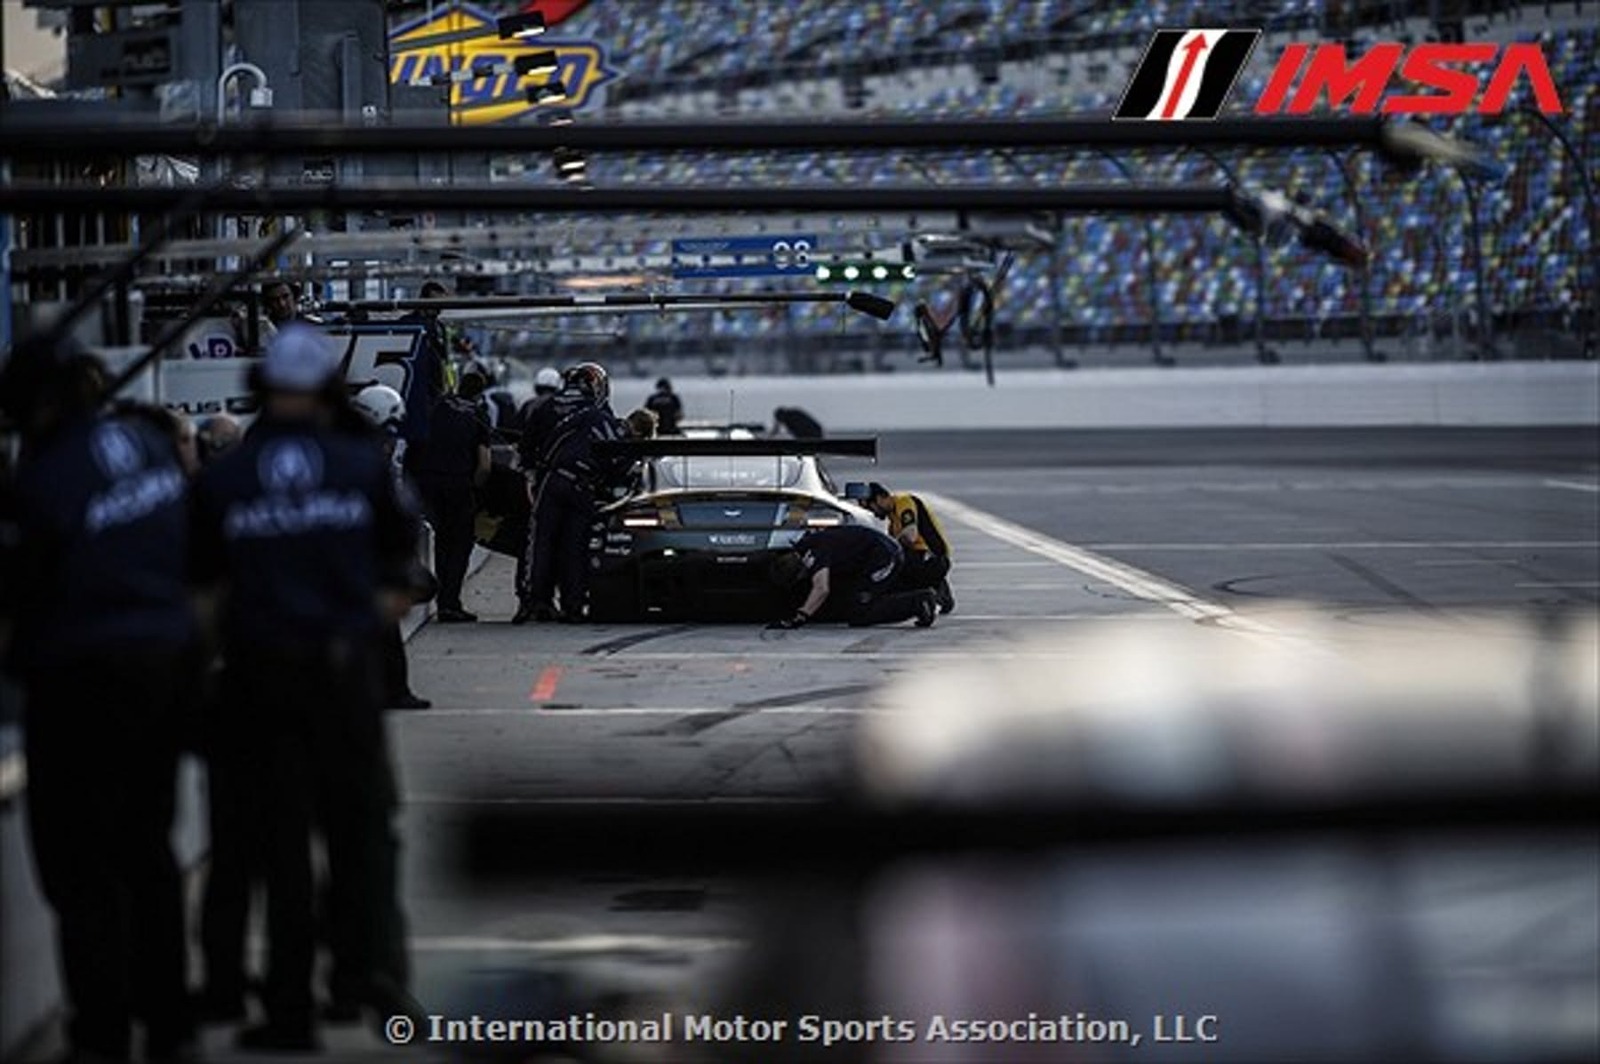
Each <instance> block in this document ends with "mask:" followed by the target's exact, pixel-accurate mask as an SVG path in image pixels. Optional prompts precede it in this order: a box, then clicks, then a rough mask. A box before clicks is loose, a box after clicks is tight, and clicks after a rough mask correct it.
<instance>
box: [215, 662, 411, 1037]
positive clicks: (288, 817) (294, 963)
mask: <svg viewBox="0 0 1600 1064" xmlns="http://www.w3.org/2000/svg"><path fill="white" fill-rule="evenodd" d="M378 673H379V668H378V661H377V653H376V649H375V648H374V647H373V646H371V645H367V644H358V643H349V642H335V643H332V644H331V645H330V646H328V647H326V648H323V649H320V650H317V651H307V652H304V653H299V652H296V653H272V652H265V651H262V650H260V649H257V648H234V647H229V648H228V673H227V676H226V678H225V681H224V689H223V705H222V706H221V707H220V710H219V713H220V714H222V715H236V719H235V720H234V721H233V722H232V723H231V725H230V726H234V727H237V728H238V729H239V734H240V735H241V736H243V738H244V740H245V742H246V745H247V746H248V748H249V750H250V751H251V756H250V759H249V761H248V763H247V764H245V765H243V766H241V768H242V770H243V772H244V774H245V776H246V781H245V782H246V786H247V787H248V788H249V793H250V795H251V798H250V800H249V801H248V802H247V809H248V815H249V817H250V818H251V819H252V820H253V821H254V823H253V824H251V825H250V826H249V828H248V829H247V830H248V831H249V832H250V833H253V834H254V835H255V836H256V837H258V838H259V839H260V840H262V842H263V844H264V851H265V855H266V880H267V927H268V949H267V954H268V971H267V982H266V1006H267V1013H268V1017H269V1019H270V1020H271V1021H272V1022H273V1023H275V1024H280V1025H283V1026H288V1027H298V1026H309V1025H310V1023H311V1016H312V993H311V979H312V971H313V967H314V962H315V951H316V923H315V919H314V908H315V903H314V897H315V892H314V889H313V884H312V865H311V841H312V831H313V828H316V829H319V830H320V833H321V835H322V838H323V841H324V843H325V846H326V849H327V856H328V878H329V882H328V894H327V897H328V904H329V911H330V916H331V920H330V922H329V928H328V936H329V945H330V947H331V949H332V952H333V953H334V955H335V956H336V957H338V958H340V967H341V970H342V972H343V973H344V974H343V979H344V981H345V982H346V983H347V984H353V985H358V986H359V985H361V984H363V983H366V982H368V981H370V980H371V979H372V977H373V976H375V975H376V974H377V973H378V971H379V968H380V966H381V964H382V961H381V956H382V954H383V952H384V949H385V948H386V944H385V935H386V933H387V931H386V928H387V927H388V925H389V923H390V921H391V920H392V919H393V918H394V914H393V913H392V912H391V911H390V909H391V904H393V907H394V908H397V907H398V905H397V903H391V902H390V901H389V900H387V899H389V898H391V897H392V891H390V890H388V889H387V888H386V883H385V868H386V866H387V865H389V864H390V863H392V862H393V860H394V858H393V850H394V848H395V847H396V846H397V843H396V842H395V840H394V837H393V834H392V832H393V823H392V817H393V812H394V804H395V802H394V798H395V795H394V785H393V777H392V774H391V773H390V771H389V768H388V763H387V757H388V747H387V741H386V738H385V734H384V724H383V716H382V711H381V710H380V709H379V706H378V702H379V698H378V691H379V688H378V684H379V675H378Z"/></svg>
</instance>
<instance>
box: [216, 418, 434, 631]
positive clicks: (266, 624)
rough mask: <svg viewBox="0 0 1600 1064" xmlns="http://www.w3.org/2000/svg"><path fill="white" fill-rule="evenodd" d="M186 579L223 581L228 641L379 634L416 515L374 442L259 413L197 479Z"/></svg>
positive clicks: (407, 557)
mask: <svg viewBox="0 0 1600 1064" xmlns="http://www.w3.org/2000/svg"><path fill="white" fill-rule="evenodd" d="M193 494H194V503H193V511H192V520H193V533H192V536H193V565H192V578H193V579H194V581H195V583H197V584H199V585H201V586H208V585H214V584H218V583H225V584H226V587H227V596H226V600H225V604H224V611H223V618H222V630H223V638H224V639H225V640H226V641H228V642H229V643H234V644H236V645H240V646H246V647H253V648H257V649H262V650H303V649H312V648H315V647H317V646H320V645H323V644H325V643H326V641H327V640H329V639H334V638H365V637H371V636H374V635H376V634H377V632H378V627H379V624H380V617H379V615H378V610H377V599H376V596H377V594H378V592H379V590H380V588H385V587H390V588H404V587H405V586H406V572H407V567H408V565H409V563H410V561H411V559H412V558H413V557H414V555H415V551H416V542H417V539H416V534H417V527H418V526H417V517H416V513H415V511H414V509H413V508H411V507H410V506H409V505H408V504H407V503H405V502H403V501H402V498H401V496H400V494H399V493H398V492H397V491H396V489H395V485H394V480H393V477H392V476H391V474H390V470H389V463H388V459H387V458H386V457H385V456H384V453H383V449H382V447H381V446H380V445H379V443H378V441H377V440H376V439H375V438H372V437H370V436H367V435H362V434H357V433H353V432H348V431H343V430H339V429H335V428H328V427H323V426H319V425H313V424H309V423H291V422H274V421H271V420H268V419H267V418H265V417H263V418H262V419H261V420H259V421H257V422H256V424H255V425H253V426H252V427H251V430H250V431H249V432H248V433H246V434H245V437H244V439H243V440H242V441H241V442H240V443H239V445H238V446H237V447H235V448H234V449H233V450H231V451H229V452H228V453H227V454H226V455H224V456H223V457H222V458H220V459H219V460H218V461H217V462H216V463H215V464H214V465H212V466H210V467H209V468H207V469H205V470H203V471H202V472H201V474H200V476H199V478H198V479H197V481H196V483H195V488H194V493H193Z"/></svg>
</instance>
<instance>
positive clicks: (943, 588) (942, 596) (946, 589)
mask: <svg viewBox="0 0 1600 1064" xmlns="http://www.w3.org/2000/svg"><path fill="white" fill-rule="evenodd" d="M936 594H937V595H938V597H939V612H940V613H949V612H950V611H951V610H953V609H955V608H956V597H955V596H954V595H952V594H951V593H950V581H948V580H941V581H939V587H938V590H937V592H936Z"/></svg>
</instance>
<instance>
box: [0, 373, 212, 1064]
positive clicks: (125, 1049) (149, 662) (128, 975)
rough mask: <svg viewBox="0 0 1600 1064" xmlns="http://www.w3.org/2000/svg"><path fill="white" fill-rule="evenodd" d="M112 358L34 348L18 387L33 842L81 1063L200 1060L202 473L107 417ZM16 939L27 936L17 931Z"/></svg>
mask: <svg viewBox="0 0 1600 1064" xmlns="http://www.w3.org/2000/svg"><path fill="white" fill-rule="evenodd" d="M105 379H106V378H105V371H104V367H103V366H102V365H101V364H100V363H99V361H98V360H97V359H95V358H94V357H93V356H90V355H87V354H76V353H72V352H70V351H67V350H52V349H50V348H48V347H45V346H44V345H43V344H40V345H38V346H30V345H29V344H27V343H26V342H25V343H24V344H22V345H19V347H18V349H17V350H16V351H14V352H13V353H12V355H11V358H10V360H9V362H8V364H7V365H6V366H5V372H4V375H3V377H0V397H3V402H4V407H5V412H6V413H7V414H8V415H10V416H11V417H12V418H14V419H15V420H16V421H17V422H18V423H19V424H20V425H21V426H22V428H23V431H24V434H25V440H24V447H25V450H24V453H23V458H22V463H21V465H20V467H19V469H18V472H17V479H16V482H15V484H14V485H13V489H14V490H13V498H12V499H11V500H10V506H11V508H13V510H14V517H15V521H16V527H17V543H16V546H15V554H14V556H13V557H11V558H9V559H8V560H7V565H6V569H7V570H8V572H7V573H4V574H0V576H4V577H5V578H4V579H3V580H0V591H3V593H4V598H5V599H7V600H8V601H6V602H5V606H6V607H7V610H6V612H8V613H12V614H13V615H14V616H15V617H16V621H17V627H16V631H15V632H14V634H13V642H12V645H11V646H10V648H9V649H10V653H9V659H10V664H11V666H12V667H13V671H14V672H16V674H17V675H18V676H19V678H20V680H21V681H22V685H23V688H24V690H25V692H26V698H27V701H26V710H25V719H24V722H25V725H26V739H25V741H26V752H27V758H28V828H29V834H30V838H31V841H32V844H33V856H34V862H35V865H36V868H37V870H38V875H39V883H40V886H41V887H42V888H43V890H44V895H45V898H46V899H47V900H48V901H49V903H50V906H51V908H52V909H53V910H54V911H55V916H56V936H57V943H58V945H59V949H60V961H61V976H62V982H63V989H64V990H65V997H66V1005H67V1034H68V1039H69V1041H70V1043H71V1045H70V1047H69V1054H70V1056H69V1059H73V1060H78V1059H83V1060H90V1059H93V1060H127V1059H129V1053H130V1046H131V1042H132V1027H133V1024H134V1022H135V1020H136V1019H138V1020H142V1021H143V1023H144V1027H145V1054H146V1058H147V1059H149V1060H152V1061H155V1060H164V1059H175V1058H177V1057H179V1056H180V1055H182V1054H184V1053H185V1052H186V1051H187V1048H186V1043H187V1041H188V1039H189V1037H190V1034H191V1030H190V1024H189V1017H188V1003H187V993H188V992H187V988H186V986H185V982H186V980H185V973H184V967H185V964H184V962H185V946H184V931H183V900H182V891H181V881H180V878H179V874H178V867H177V863H176V861H175V860H174V857H173V853H172V845H171V841H170V834H171V831H172V822H173V810H174V802H175V790H176V778H177V758H178V745H179V709H180V706H181V704H182V701H181V695H182V694H183V692H184V690H185V688H186V687H187V686H188V685H189V683H190V682H191V680H190V676H191V673H190V668H191V663H192V660H193V657H192V648H193V641H194V638H195V636H196V627H195V624H194V618H193V614H192V612H191V609H190V604H189V595H188V589H187V585H186V581H185V572H184V570H185V561H186V558H185V555H186V549H187V522H186V519H185V505H184V490H185V483H184V472H183V469H182V467H181V465H180V462H179V457H178V452H177V448H176V447H175V446H174V443H173V440H172V438H171V436H170V435H169V434H167V433H164V432H163V431H161V430H160V429H159V428H157V427H156V425H155V424H153V423H152V422H150V421H148V420H146V419H144V418H142V417H137V416H128V415H117V414H106V413H104V412H103V411H102V409H101V404H102V400H103V395H104V384H105ZM8 930H9V929H8Z"/></svg>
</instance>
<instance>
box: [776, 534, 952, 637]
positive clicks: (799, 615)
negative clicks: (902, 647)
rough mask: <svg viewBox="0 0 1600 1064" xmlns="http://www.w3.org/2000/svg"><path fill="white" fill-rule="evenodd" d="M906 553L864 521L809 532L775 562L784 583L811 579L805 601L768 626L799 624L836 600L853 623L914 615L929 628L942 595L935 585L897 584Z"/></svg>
mask: <svg viewBox="0 0 1600 1064" xmlns="http://www.w3.org/2000/svg"><path fill="white" fill-rule="evenodd" d="M903 557H904V552H903V551H902V550H901V549H900V545H899V544H898V543H896V542H895V541H894V540H892V539H890V538H889V537H888V536H886V535H884V534H883V533H882V532H879V531H878V530H877V529H873V528H866V527H863V526H861V525H841V526H839V527H838V528H822V529H818V530H817V531H815V532H808V533H806V534H805V535H803V536H801V537H800V538H799V539H798V540H796V541H795V543H794V546H793V548H791V549H790V550H788V551H785V552H784V553H782V554H780V555H778V556H777V557H776V558H774V559H773V562H772V574H773V579H774V581H775V582H776V583H777V584H778V585H779V586H780V587H783V588H792V587H795V586H797V585H800V584H807V585H808V590H807V593H806V599H805V602H803V603H802V604H801V605H800V608H799V609H798V610H796V611H795V612H794V613H793V614H791V615H790V616H789V617H788V618H786V619H784V620H779V621H773V622H772V623H771V624H769V625H768V626H767V627H768V628H799V627H801V626H802V625H805V624H807V623H809V622H810V621H812V620H813V619H815V618H816V617H817V615H818V614H819V613H821V612H822V611H823V609H824V608H826V607H828V606H830V605H831V606H832V607H833V611H832V612H833V613H835V614H837V615H839V616H841V617H842V618H843V619H844V620H846V621H848V622H849V623H850V624H851V625H853V626H859V625H869V624H894V623H896V622H898V621H905V620H910V619H911V618H913V617H915V618H916V620H917V627H919V628H926V627H927V626H928V625H930V624H932V623H933V618H934V614H935V611H936V609H937V601H936V599H935V596H934V593H933V592H932V591H926V590H921V591H897V590H894V588H895V587H896V578H897V577H898V575H899V571H900V566H901V563H902V560H903Z"/></svg>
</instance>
